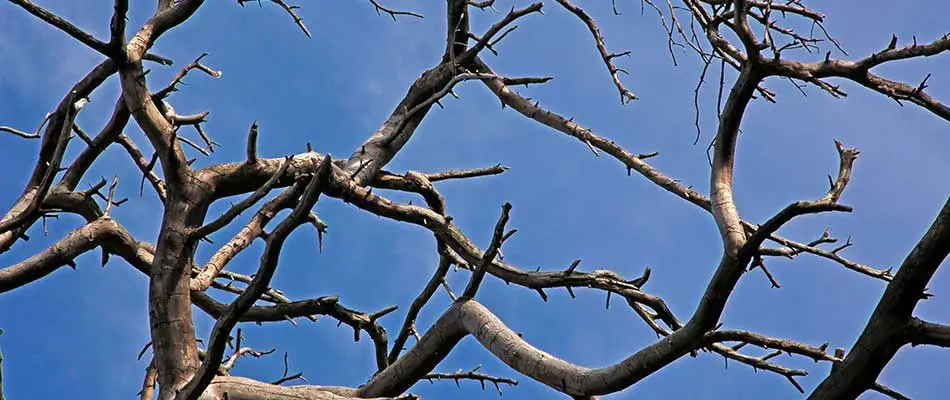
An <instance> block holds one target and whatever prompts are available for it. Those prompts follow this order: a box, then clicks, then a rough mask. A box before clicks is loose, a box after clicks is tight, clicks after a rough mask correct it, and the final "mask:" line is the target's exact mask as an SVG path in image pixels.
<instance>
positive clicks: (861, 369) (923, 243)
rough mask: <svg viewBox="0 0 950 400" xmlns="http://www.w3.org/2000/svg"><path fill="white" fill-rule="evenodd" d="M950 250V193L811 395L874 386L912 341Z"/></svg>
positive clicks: (848, 393) (855, 392)
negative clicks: (916, 316) (919, 311)
mask: <svg viewBox="0 0 950 400" xmlns="http://www.w3.org/2000/svg"><path fill="white" fill-rule="evenodd" d="M948 253H950V198H948V199H947V202H946V203H945V204H944V206H943V208H942V209H941V210H940V213H939V214H938V215H937V218H936V219H935V220H934V222H933V224H932V225H930V229H928V230H927V232H926V233H925V234H924V236H923V238H921V239H920V241H919V242H917V245H916V246H914V249H913V250H911V252H910V254H908V255H907V258H905V259H904V262H903V263H902V264H901V267H900V269H899V270H898V271H897V274H895V275H894V280H892V281H891V282H890V283H889V284H888V285H887V289H885V290H884V295H883V296H881V300H880V301H879V302H878V304H877V307H876V308H875V309H874V313H872V314H871V319H870V320H869V321H868V324H867V326H865V328H864V331H863V332H862V333H861V336H859V337H858V340H857V342H856V343H855V344H854V346H853V347H852V349H851V352H850V353H848V355H847V357H845V359H844V361H843V362H841V364H839V365H837V367H836V368H835V369H833V370H832V371H831V374H829V375H828V377H827V378H825V380H824V381H822V382H821V384H819V385H818V387H817V388H815V390H814V391H813V392H812V393H811V395H810V396H809V397H808V398H809V399H813V400H815V399H855V398H857V397H858V396H860V395H861V393H863V392H864V391H866V390H868V389H870V388H872V387H873V386H874V384H875V382H876V381H877V378H878V376H879V375H880V374H881V371H883V370H884V367H885V366H886V365H887V364H888V363H889V362H890V361H891V359H892V358H894V355H895V354H897V350H898V349H900V348H901V346H903V345H905V344H907V336H906V334H905V332H906V330H907V329H908V328H909V327H911V326H912V324H913V321H914V320H913V317H912V316H911V313H912V312H913V311H914V308H915V307H916V306H917V303H918V302H919V301H920V300H921V299H922V298H923V297H924V296H923V295H924V290H925V289H926V287H927V283H928V282H930V279H931V278H932V277H933V275H934V273H936V272H937V268H938V267H940V264H941V263H942V262H943V260H944V259H945V258H946V257H947V255H948Z"/></svg>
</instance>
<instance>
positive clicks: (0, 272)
mask: <svg viewBox="0 0 950 400" xmlns="http://www.w3.org/2000/svg"><path fill="white" fill-rule="evenodd" d="M120 236H121V239H123V240H126V239H127V240H132V239H131V236H128V233H127V232H125V229H122V228H121V226H120V225H119V224H118V223H117V222H115V221H113V220H112V219H110V218H108V217H104V218H100V219H98V220H95V221H93V222H90V223H88V224H86V225H83V226H82V227H81V228H79V229H76V230H74V231H72V232H70V233H69V234H68V235H66V237H65V238H63V239H62V240H60V241H58V242H56V243H55V244H53V245H52V246H50V247H49V248H47V249H46V250H43V251H42V252H40V253H39V254H36V255H34V256H33V257H30V258H28V259H26V260H23V261H21V262H19V263H16V264H14V265H11V266H9V267H6V268H3V269H0V293H4V292H8V291H10V290H13V289H16V288H18V287H20V286H23V285H26V284H28V283H30V282H33V281H36V280H38V279H40V278H43V277H44V276H46V275H49V274H51V273H53V271H56V270H57V269H59V268H60V267H62V266H64V265H70V266H72V267H74V268H75V266H76V265H75V264H74V263H73V259H75V258H76V257H78V256H79V255H81V254H83V253H85V252H87V251H89V250H92V249H95V248H96V247H99V246H100V245H103V243H104V242H106V241H109V240H115V239H116V238H119V237H120Z"/></svg>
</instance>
